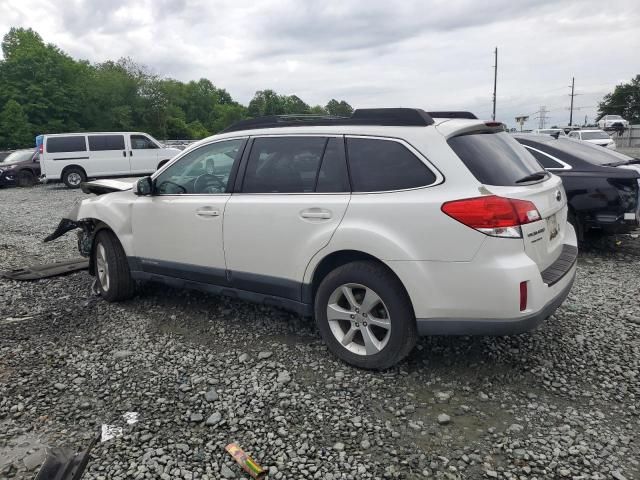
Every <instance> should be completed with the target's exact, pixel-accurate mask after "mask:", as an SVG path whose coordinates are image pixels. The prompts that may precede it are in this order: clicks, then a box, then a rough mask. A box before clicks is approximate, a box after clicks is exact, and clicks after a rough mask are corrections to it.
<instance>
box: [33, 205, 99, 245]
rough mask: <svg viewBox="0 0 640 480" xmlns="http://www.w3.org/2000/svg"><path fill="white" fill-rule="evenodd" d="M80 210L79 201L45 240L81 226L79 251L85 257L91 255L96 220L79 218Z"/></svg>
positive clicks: (53, 238) (49, 240) (58, 236)
mask: <svg viewBox="0 0 640 480" xmlns="http://www.w3.org/2000/svg"><path fill="white" fill-rule="evenodd" d="M79 210H80V204H79V203H78V204H76V206H75V207H73V209H72V210H71V211H70V212H69V213H68V214H67V216H66V217H64V218H63V219H62V220H60V223H59V224H58V227H57V228H56V229H55V231H54V232H53V233H52V234H51V235H49V236H48V237H47V238H45V239H44V242H45V243H47V242H51V241H52V240H55V239H56V238H60V237H61V236H63V235H64V234H66V233H67V232H70V231H71V230H75V229H76V228H80V229H81V230H80V232H78V251H79V252H80V255H82V256H83V257H89V256H90V255H91V244H92V243H93V236H94V234H95V230H96V224H95V221H94V220H78V212H79Z"/></svg>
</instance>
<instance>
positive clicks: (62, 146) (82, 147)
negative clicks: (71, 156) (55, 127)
mask: <svg viewBox="0 0 640 480" xmlns="http://www.w3.org/2000/svg"><path fill="white" fill-rule="evenodd" d="M86 151H87V145H86V142H85V137H84V136H83V135H74V136H69V137H51V138H48V139H47V152H49V153H60V152H86Z"/></svg>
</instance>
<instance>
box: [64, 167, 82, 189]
mask: <svg viewBox="0 0 640 480" xmlns="http://www.w3.org/2000/svg"><path fill="white" fill-rule="evenodd" d="M62 181H63V182H64V184H65V185H66V186H67V188H80V184H81V183H82V182H86V181H87V175H86V174H85V173H84V170H83V169H81V168H80V167H69V168H67V169H66V170H65V171H64V173H63V174H62Z"/></svg>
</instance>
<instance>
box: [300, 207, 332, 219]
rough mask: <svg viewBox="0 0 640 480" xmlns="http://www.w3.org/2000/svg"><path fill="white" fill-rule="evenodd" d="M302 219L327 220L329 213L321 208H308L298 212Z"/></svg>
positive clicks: (329, 216)
mask: <svg viewBox="0 0 640 480" xmlns="http://www.w3.org/2000/svg"><path fill="white" fill-rule="evenodd" d="M300 216H301V217H302V218H317V219H329V218H331V212H330V211H329V210H325V209H323V208H309V209H307V210H303V211H301V212H300Z"/></svg>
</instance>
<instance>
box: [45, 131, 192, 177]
mask: <svg viewBox="0 0 640 480" xmlns="http://www.w3.org/2000/svg"><path fill="white" fill-rule="evenodd" d="M178 153H180V150H178V149H177V148H164V147H163V146H162V145H161V144H160V142H158V141H157V140H156V139H155V138H153V137H152V136H151V135H148V134H146V133H141V132H89V133H60V134H55V135H44V139H43V142H42V145H41V146H40V165H41V169H42V179H43V181H44V182H49V181H53V180H62V181H63V182H64V183H65V185H66V186H67V187H69V188H78V187H79V186H80V184H81V183H82V182H84V181H86V179H87V178H89V177H91V178H97V177H117V176H127V175H147V174H149V173H153V172H155V171H156V170H157V169H158V168H159V167H160V166H162V165H163V164H165V163H166V162H167V161H169V160H170V159H171V158H173V157H174V156H175V155H177V154H178Z"/></svg>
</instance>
